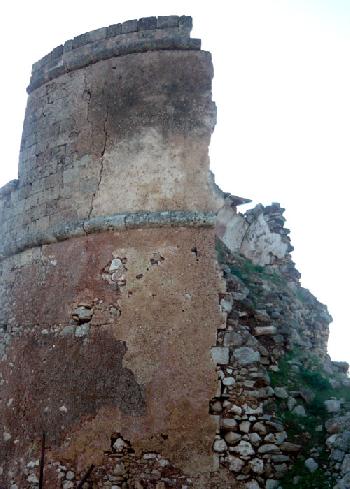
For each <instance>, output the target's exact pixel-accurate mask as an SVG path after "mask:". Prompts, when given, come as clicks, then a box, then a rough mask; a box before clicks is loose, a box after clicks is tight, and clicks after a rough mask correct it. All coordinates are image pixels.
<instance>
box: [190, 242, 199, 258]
mask: <svg viewBox="0 0 350 489" xmlns="http://www.w3.org/2000/svg"><path fill="white" fill-rule="evenodd" d="M191 252H192V253H193V255H194V256H195V257H196V261H198V257H199V251H198V250H197V246H192V248H191Z"/></svg>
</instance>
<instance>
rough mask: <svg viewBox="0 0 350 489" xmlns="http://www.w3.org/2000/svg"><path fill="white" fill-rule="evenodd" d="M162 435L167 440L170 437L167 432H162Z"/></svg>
mask: <svg viewBox="0 0 350 489" xmlns="http://www.w3.org/2000/svg"><path fill="white" fill-rule="evenodd" d="M160 436H161V437H162V438H163V440H167V439H168V438H169V435H167V434H166V433H161V434H160Z"/></svg>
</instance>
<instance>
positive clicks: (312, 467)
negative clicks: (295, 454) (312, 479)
mask: <svg viewBox="0 0 350 489" xmlns="http://www.w3.org/2000/svg"><path fill="white" fill-rule="evenodd" d="M304 463H305V467H306V468H307V469H308V470H309V471H310V472H311V473H313V472H315V471H316V470H317V469H318V463H317V462H316V460H315V459H314V458H312V457H310V458H308V459H306V460H305V462H304Z"/></svg>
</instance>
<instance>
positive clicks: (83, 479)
mask: <svg viewBox="0 0 350 489" xmlns="http://www.w3.org/2000/svg"><path fill="white" fill-rule="evenodd" d="M94 468H95V466H94V465H91V466H90V468H89V470H88V471H87V472H86V474H85V475H84V477H83V478H82V479H81V481H80V482H79V484H78V485H77V489H82V487H83V484H84V482H86V481H87V480H88V478H89V477H90V475H91V474H92V471H93V470H94Z"/></svg>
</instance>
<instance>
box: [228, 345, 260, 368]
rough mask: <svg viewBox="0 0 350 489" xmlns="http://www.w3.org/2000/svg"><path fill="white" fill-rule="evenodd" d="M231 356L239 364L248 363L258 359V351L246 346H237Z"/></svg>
mask: <svg viewBox="0 0 350 489" xmlns="http://www.w3.org/2000/svg"><path fill="white" fill-rule="evenodd" d="M233 356H234V358H235V360H236V361H237V362H238V363H239V364H240V365H250V364H251V363H256V362H259V361H260V353H259V352H258V351H255V350H253V348H250V347H248V346H242V347H240V348H237V349H236V350H235V351H234V352H233Z"/></svg>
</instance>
